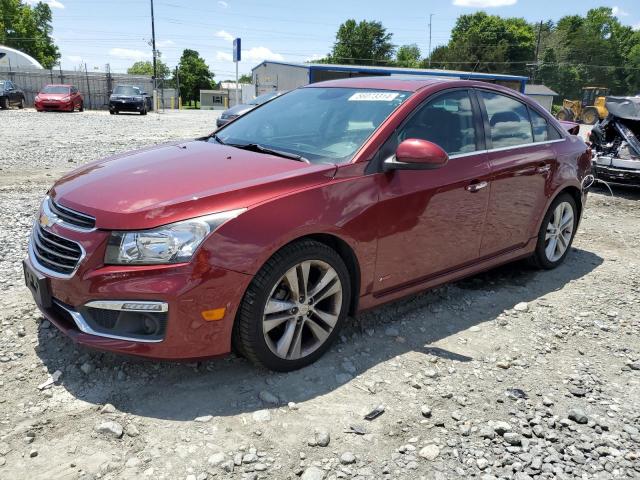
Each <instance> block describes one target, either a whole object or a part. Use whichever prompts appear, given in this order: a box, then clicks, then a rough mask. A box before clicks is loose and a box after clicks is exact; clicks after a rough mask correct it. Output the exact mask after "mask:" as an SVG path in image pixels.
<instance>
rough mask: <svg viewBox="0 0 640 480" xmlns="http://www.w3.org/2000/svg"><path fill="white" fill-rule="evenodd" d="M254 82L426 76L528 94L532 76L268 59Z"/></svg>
mask: <svg viewBox="0 0 640 480" xmlns="http://www.w3.org/2000/svg"><path fill="white" fill-rule="evenodd" d="M251 73H252V75H253V84H254V85H255V86H256V95H261V94H263V93H266V92H272V91H279V90H291V89H293V88H298V87H301V86H302V85H307V84H309V83H315V82H322V81H325V80H335V79H338V78H349V77H371V76H391V75H405V76H406V75H426V76H433V77H446V78H458V79H464V80H482V81H485V82H490V83H496V84H499V85H504V86H506V87H509V88H512V89H514V90H517V91H519V92H522V93H524V90H525V85H526V83H527V80H528V77H521V76H517V75H501V74H494V73H480V72H461V71H456V70H436V69H429V70H428V69H423V68H401V67H379V66H363V65H331V64H324V63H287V62H276V61H272V60H265V61H264V62H262V63H261V64H259V65H257V66H256V67H253V69H252V70H251Z"/></svg>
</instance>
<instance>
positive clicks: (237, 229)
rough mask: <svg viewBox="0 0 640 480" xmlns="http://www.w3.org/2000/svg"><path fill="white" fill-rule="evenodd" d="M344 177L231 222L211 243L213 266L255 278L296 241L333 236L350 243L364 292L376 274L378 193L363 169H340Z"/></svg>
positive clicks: (253, 209)
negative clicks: (315, 235)
mask: <svg viewBox="0 0 640 480" xmlns="http://www.w3.org/2000/svg"><path fill="white" fill-rule="evenodd" d="M340 170H341V172H340V178H335V179H334V180H332V181H330V182H329V183H326V184H322V185H318V186H314V187H310V188H307V189H305V190H301V191H297V192H294V193H290V194H287V195H284V196H280V197H277V198H275V199H271V200H269V201H267V202H264V203H261V204H259V205H256V206H254V207H251V208H250V209H249V210H248V211H246V212H245V213H243V214H241V215H240V216H239V217H237V218H236V219H234V220H232V221H230V222H228V223H226V224H225V225H223V226H222V227H221V228H220V229H219V230H217V231H216V232H215V233H214V234H213V235H212V236H211V237H210V238H209V239H208V240H207V242H206V244H205V248H207V249H208V250H210V251H211V252H212V258H211V263H212V264H215V265H217V266H219V267H222V268H225V269H228V270H233V271H237V272H241V273H247V274H251V275H255V274H256V273H257V272H258V271H259V270H260V268H261V266H262V265H263V264H264V263H265V262H266V261H267V259H268V258H269V257H270V256H271V255H273V254H274V253H275V252H276V251H277V250H279V249H280V248H282V247H283V246H284V245H286V244H288V243H290V242H291V241H293V240H295V239H298V238H301V237H304V236H309V235H314V234H328V235H333V236H335V237H338V238H339V239H341V240H343V241H344V242H346V243H347V244H348V245H349V246H350V247H351V249H352V250H353V252H354V254H355V256H356V258H357V260H358V264H359V266H360V273H361V281H360V285H361V288H362V290H361V291H368V289H369V288H370V285H369V284H370V281H371V280H370V279H371V278H372V276H373V268H374V262H375V249H376V237H377V226H376V221H375V218H374V214H375V208H374V207H375V204H376V202H377V200H378V191H377V188H376V185H375V181H374V178H373V176H371V175H368V176H362V171H363V165H362V164H359V165H357V164H353V165H344V166H342V167H340Z"/></svg>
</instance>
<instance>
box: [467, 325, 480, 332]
mask: <svg viewBox="0 0 640 480" xmlns="http://www.w3.org/2000/svg"><path fill="white" fill-rule="evenodd" d="M469 331H470V332H479V331H480V327H479V326H477V325H474V326H473V327H471V328H470V329H469Z"/></svg>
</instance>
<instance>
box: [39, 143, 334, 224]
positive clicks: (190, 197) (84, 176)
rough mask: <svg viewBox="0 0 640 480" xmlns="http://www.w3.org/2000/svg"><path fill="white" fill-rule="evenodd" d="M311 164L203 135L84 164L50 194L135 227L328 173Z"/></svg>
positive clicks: (301, 184) (102, 220)
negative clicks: (259, 151) (199, 139)
mask: <svg viewBox="0 0 640 480" xmlns="http://www.w3.org/2000/svg"><path fill="white" fill-rule="evenodd" d="M335 171H336V166H335V165H327V164H321V165H313V164H311V165H310V164H307V163H303V162H298V161H296V160H291V159H287V158H282V157H277V156H274V155H267V154H262V153H256V152H251V151H247V150H241V149H238V148H233V147H228V146H224V145H220V144H215V143H209V142H206V141H189V142H186V143H173V144H165V145H161V146H157V147H152V148H148V149H145V150H140V151H136V152H130V153H127V154H123V155H117V156H114V157H110V158H107V159H104V160H99V161H96V162H93V163H90V164H87V165H85V166H84V167H81V168H79V169H77V170H74V171H72V172H70V173H69V174H67V175H65V176H64V177H62V178H61V179H60V180H58V182H56V184H55V185H54V186H53V188H52V190H51V192H50V196H51V197H52V198H53V199H54V200H55V201H56V202H59V203H60V204H61V205H63V206H65V207H68V208H71V209H74V210H77V211H79V212H82V213H86V214H89V215H92V216H94V217H95V218H96V227H97V228H103V229H122V230H136V229H144V228H153V227H156V226H159V225H164V224H167V223H172V222H176V221H179V220H184V219H187V218H193V217H196V216H200V215H206V214H210V213H215V212H222V211H226V210H234V209H237V208H244V207H250V206H251V205H254V204H257V203H260V202H263V201H265V200H268V199H269V198H273V197H276V196H279V195H282V194H285V193H287V192H290V191H294V190H298V189H302V188H306V187H309V186H312V185H316V184H320V183H325V182H327V181H329V180H330V179H331V178H332V177H333V175H334V173H335Z"/></svg>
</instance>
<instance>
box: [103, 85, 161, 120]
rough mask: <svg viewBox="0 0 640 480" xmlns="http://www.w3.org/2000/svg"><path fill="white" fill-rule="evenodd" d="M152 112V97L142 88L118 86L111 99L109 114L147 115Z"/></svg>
mask: <svg viewBox="0 0 640 480" xmlns="http://www.w3.org/2000/svg"><path fill="white" fill-rule="evenodd" d="M149 110H151V97H150V96H149V95H148V94H147V93H146V92H145V91H143V90H142V89H141V88H140V87H134V86H133V85H118V86H117V87H116V88H114V90H113V93H112V94H111V96H110V97H109V113H110V114H111V115H116V114H118V113H120V112H138V113H140V115H146V114H147V112H148V111H149Z"/></svg>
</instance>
